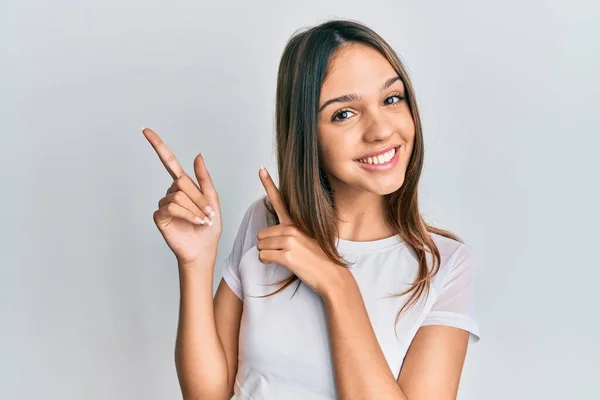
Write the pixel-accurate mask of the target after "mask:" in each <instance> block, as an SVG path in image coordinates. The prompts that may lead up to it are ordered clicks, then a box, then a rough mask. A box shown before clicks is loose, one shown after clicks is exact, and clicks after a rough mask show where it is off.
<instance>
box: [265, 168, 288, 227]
mask: <svg viewBox="0 0 600 400" xmlns="http://www.w3.org/2000/svg"><path fill="white" fill-rule="evenodd" d="M259 176H260V180H261V182H262V184H263V186H264V188H265V191H266V192H267V196H268V198H269V200H271V203H272V204H273V207H274V208H275V212H276V213H277V217H279V222H280V223H282V224H283V223H288V222H290V220H291V218H290V216H289V215H288V213H287V210H286V208H285V204H284V202H283V199H282V198H281V193H280V192H279V189H277V186H276V185H275V182H273V179H271V174H269V173H268V171H267V169H266V168H264V167H263V166H262V165H261V168H260V170H259Z"/></svg>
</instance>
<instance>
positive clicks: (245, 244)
mask: <svg viewBox="0 0 600 400" xmlns="http://www.w3.org/2000/svg"><path fill="white" fill-rule="evenodd" d="M261 202H262V199H259V200H256V201H255V202H253V203H252V204H251V205H250V207H248V209H247V210H246V212H245V213H244V216H243V217H242V221H241V222H240V224H239V227H238V231H237V234H236V236H235V239H234V241H233V246H232V247H231V250H230V252H229V254H228V256H227V258H225V261H224V262H223V264H222V274H223V275H222V276H223V280H224V281H225V283H227V286H229V287H230V288H231V290H232V291H233V293H235V294H236V295H237V297H239V298H240V299H241V300H242V301H243V300H244V291H243V288H242V281H241V279H240V260H241V259H242V256H243V255H244V253H246V252H247V251H248V250H249V249H250V248H251V247H252V246H254V245H255V244H256V232H257V231H256V225H257V224H256V223H255V222H254V220H256V219H257V215H256V214H257V213H255V210H256V209H257V207H259V206H260V205H261Z"/></svg>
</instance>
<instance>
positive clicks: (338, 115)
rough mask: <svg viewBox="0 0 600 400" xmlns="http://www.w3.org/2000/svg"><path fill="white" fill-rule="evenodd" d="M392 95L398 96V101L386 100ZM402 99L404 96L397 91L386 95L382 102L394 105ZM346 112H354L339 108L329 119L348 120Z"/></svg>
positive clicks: (334, 120) (391, 97)
mask: <svg viewBox="0 0 600 400" xmlns="http://www.w3.org/2000/svg"><path fill="white" fill-rule="evenodd" d="M394 97H396V98H398V101H392V102H391V103H390V102H388V100H389V99H393V98H394ZM404 99H405V98H404V96H402V95H400V94H399V93H396V94H393V95H391V96H389V97H387V98H386V99H385V101H384V102H383V103H384V104H386V105H394V104H398V103H400V102H402V101H404ZM348 113H350V114H354V113H353V112H352V111H350V110H340V111H338V112H336V113H335V114H333V116H332V117H331V121H333V122H343V121H345V120H348V119H350V118H346V117H347V114H348ZM345 116H346V117H345ZM338 117H343V118H342V119H338Z"/></svg>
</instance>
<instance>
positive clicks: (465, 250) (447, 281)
mask: <svg viewBox="0 0 600 400" xmlns="http://www.w3.org/2000/svg"><path fill="white" fill-rule="evenodd" d="M447 262H448V265H447V266H446V267H447V268H448V269H447V270H446V271H445V273H444V274H442V276H441V278H442V279H441V284H440V285H436V286H437V288H436V290H437V291H438V297H437V299H436V301H435V303H434V305H433V307H432V309H431V311H430V312H429V313H428V314H427V316H426V317H425V320H424V321H423V323H422V324H421V326H427V325H447V326H453V327H455V328H460V329H464V330H466V331H468V332H469V333H470V334H469V342H470V343H476V342H477V341H479V326H478V324H477V322H476V320H475V307H474V302H475V264H476V263H475V259H474V255H473V251H472V249H471V248H470V247H469V246H467V245H465V244H461V245H460V247H459V248H458V249H457V250H456V251H455V253H454V254H452V256H451V257H450V258H449V259H448V261H447ZM440 271H441V270H440Z"/></svg>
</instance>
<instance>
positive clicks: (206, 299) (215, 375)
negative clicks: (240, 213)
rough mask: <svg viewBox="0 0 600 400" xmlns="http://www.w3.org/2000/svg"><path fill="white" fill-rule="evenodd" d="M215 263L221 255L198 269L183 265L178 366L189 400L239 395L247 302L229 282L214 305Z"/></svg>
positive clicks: (212, 256) (204, 261) (207, 259)
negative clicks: (237, 376) (241, 325)
mask: <svg viewBox="0 0 600 400" xmlns="http://www.w3.org/2000/svg"><path fill="white" fill-rule="evenodd" d="M215 258H216V251H215V253H214V254H208V255H207V256H206V257H205V258H202V259H201V260H199V261H198V262H197V264H195V265H187V266H186V265H181V264H180V265H179V276H180V290H181V297H180V310H179V324H178V329H177V341H176V346H175V364H176V369H177V376H178V379H179V384H180V386H181V390H182V393H183V397H184V399H208V400H213V399H214V400H225V399H230V398H231V396H232V394H233V382H234V378H235V373H236V371H237V347H238V332H239V323H240V322H239V321H240V316H241V309H242V302H241V301H240V299H238V298H237V296H236V295H235V294H234V293H233V292H232V291H231V289H229V287H227V286H226V285H224V284H223V281H221V284H220V285H219V289H218V291H217V293H216V295H215V299H214V302H213V297H212V283H213V276H214V272H213V271H214V264H215ZM215 317H216V318H215Z"/></svg>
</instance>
